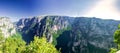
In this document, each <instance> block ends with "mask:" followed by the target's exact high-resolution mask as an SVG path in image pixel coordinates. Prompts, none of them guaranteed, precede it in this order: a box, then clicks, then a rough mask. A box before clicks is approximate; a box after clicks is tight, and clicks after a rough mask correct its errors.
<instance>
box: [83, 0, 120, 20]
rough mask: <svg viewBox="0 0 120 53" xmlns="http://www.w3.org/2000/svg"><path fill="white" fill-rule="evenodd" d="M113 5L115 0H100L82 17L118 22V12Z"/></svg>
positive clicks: (119, 16) (119, 13) (119, 15)
mask: <svg viewBox="0 0 120 53" xmlns="http://www.w3.org/2000/svg"><path fill="white" fill-rule="evenodd" d="M115 3H116V0H100V1H98V2H97V3H96V5H94V6H93V8H91V9H90V11H89V12H86V14H85V15H84V16H87V17H98V18H103V19H115V20H120V19H119V18H120V12H119V11H118V10H117V8H116V6H115Z"/></svg>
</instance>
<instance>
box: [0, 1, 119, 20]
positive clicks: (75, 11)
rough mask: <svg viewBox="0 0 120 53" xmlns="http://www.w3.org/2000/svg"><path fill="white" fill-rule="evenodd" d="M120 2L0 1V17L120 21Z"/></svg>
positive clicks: (13, 18)
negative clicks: (57, 17)
mask: <svg viewBox="0 0 120 53" xmlns="http://www.w3.org/2000/svg"><path fill="white" fill-rule="evenodd" d="M119 3H120V0H0V17H10V18H11V19H12V20H13V21H16V20H18V19H20V18H27V17H33V16H41V15H61V16H72V17H81V16H84V17H97V18H102V19H115V20H120V19H119V17H120V16H119V15H120V4H119Z"/></svg>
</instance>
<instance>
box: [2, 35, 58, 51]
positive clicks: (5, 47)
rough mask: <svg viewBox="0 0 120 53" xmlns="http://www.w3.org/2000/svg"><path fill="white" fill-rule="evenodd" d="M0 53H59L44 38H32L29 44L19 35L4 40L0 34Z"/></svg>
mask: <svg viewBox="0 0 120 53" xmlns="http://www.w3.org/2000/svg"><path fill="white" fill-rule="evenodd" d="M0 53H60V52H59V51H57V49H56V48H55V46H54V45H52V44H51V43H48V42H47V40H46V38H45V37H42V38H39V37H37V36H35V37H34V41H31V42H30V43H29V44H26V42H25V41H24V40H23V39H22V37H21V35H20V34H18V33H17V34H15V35H13V36H10V37H8V38H4V37H3V35H2V33H0Z"/></svg>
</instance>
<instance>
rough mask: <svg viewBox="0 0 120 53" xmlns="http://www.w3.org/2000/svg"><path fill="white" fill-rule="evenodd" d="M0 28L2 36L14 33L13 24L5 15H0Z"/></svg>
mask: <svg viewBox="0 0 120 53" xmlns="http://www.w3.org/2000/svg"><path fill="white" fill-rule="evenodd" d="M0 30H1V33H2V34H3V35H4V37H8V36H10V35H13V34H15V33H16V30H15V27H14V25H13V24H12V22H11V21H10V20H9V18H7V17H0Z"/></svg>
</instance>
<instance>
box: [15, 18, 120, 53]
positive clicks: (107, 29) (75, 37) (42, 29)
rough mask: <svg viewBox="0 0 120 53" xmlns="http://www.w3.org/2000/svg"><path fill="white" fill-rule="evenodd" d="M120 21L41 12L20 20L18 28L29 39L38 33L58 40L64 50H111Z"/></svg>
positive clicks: (68, 52) (104, 52) (95, 52)
mask: <svg viewBox="0 0 120 53" xmlns="http://www.w3.org/2000/svg"><path fill="white" fill-rule="evenodd" d="M119 23H120V21H115V20H102V19H97V18H86V17H77V18H74V17H67V16H41V17H34V18H24V19H21V20H19V21H18V22H17V30H18V31H20V32H21V33H22V36H23V39H24V40H25V41H26V42H28V43H29V42H30V41H31V40H33V37H34V36H35V35H37V36H40V37H42V36H45V37H46V38H47V39H48V41H49V42H51V43H52V42H57V44H56V48H57V49H59V48H61V52H62V53H108V52H109V48H110V47H115V44H114V43H113V34H114V31H115V30H116V29H117V26H118V24H119ZM68 28H69V30H68Z"/></svg>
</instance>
